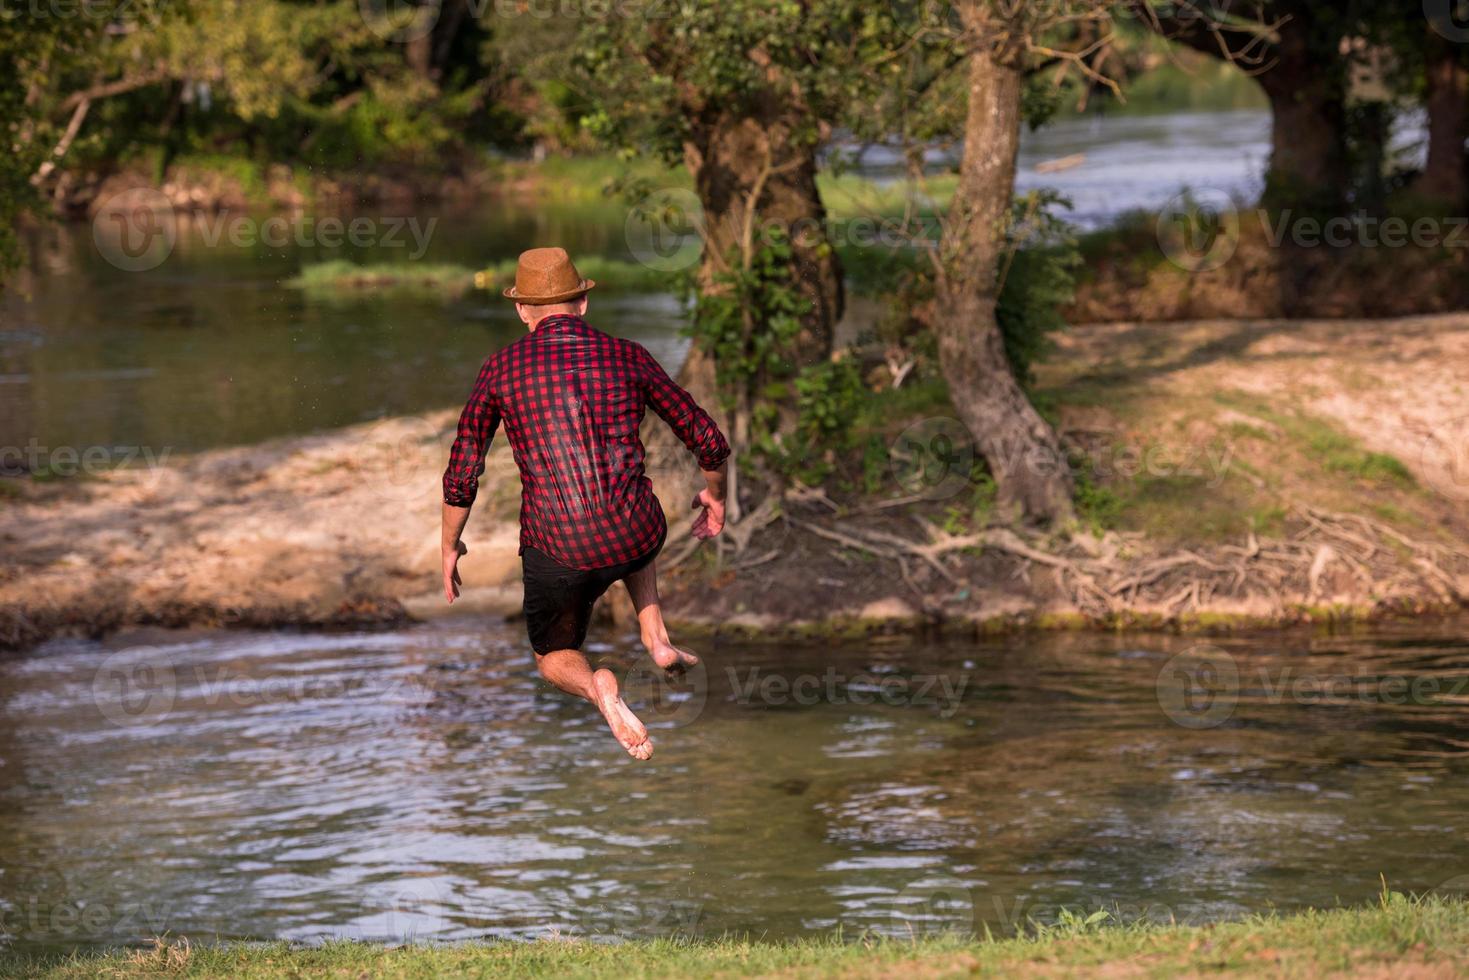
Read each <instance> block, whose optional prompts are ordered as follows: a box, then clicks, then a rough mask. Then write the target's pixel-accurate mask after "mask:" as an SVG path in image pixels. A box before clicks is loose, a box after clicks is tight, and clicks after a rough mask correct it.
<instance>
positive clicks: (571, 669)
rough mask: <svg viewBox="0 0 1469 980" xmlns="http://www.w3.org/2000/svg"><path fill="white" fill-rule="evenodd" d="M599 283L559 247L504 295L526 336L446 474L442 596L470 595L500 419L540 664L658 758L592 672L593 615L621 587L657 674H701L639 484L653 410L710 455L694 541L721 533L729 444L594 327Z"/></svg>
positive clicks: (664, 382)
mask: <svg viewBox="0 0 1469 980" xmlns="http://www.w3.org/2000/svg"><path fill="white" fill-rule="evenodd" d="M595 285H596V283H595V282H593V281H592V280H590V279H583V278H582V277H581V275H580V274H579V273H578V272H577V271H576V267H575V266H574V265H572V262H571V258H570V257H569V256H568V255H567V254H566V252H565V251H564V250H562V249H559V248H533V249H531V250H530V251H528V252H525V253H523V254H522V255H521V256H520V262H519V264H518V265H517V267H516V270H515V285H514V286H513V287H511V288H509V289H506V290H505V293H504V295H505V296H506V297H507V298H509V299H512V300H514V301H515V309H516V311H517V312H518V313H519V314H520V319H521V320H522V321H524V323H525V325H526V327H527V328H528V329H529V331H530V332H529V333H528V334H527V335H526V336H524V337H521V338H520V339H519V340H517V341H516V342H515V343H513V344H511V345H510V346H508V347H506V348H505V349H504V350H502V351H500V352H499V353H498V354H495V355H494V356H493V357H491V358H490V359H489V360H487V361H485V364H484V367H483V368H481V369H480V373H479V380H478V381H476V382H475V386H474V391H473V393H472V394H471V395H470V396H469V403H468V404H467V405H465V406H464V413H463V415H461V416H460V418H459V434H458V438H456V439H455V440H454V447H453V449H452V450H451V451H450V453H449V466H448V469H446V470H445V471H444V512H443V515H444V516H443V553H444V597H445V598H446V599H448V601H449V602H450V603H451V604H452V603H453V601H454V599H455V598H456V597H457V596H458V595H459V585H460V579H459V568H458V565H459V558H460V556H461V555H464V554H466V552H467V549H466V548H465V547H464V544H463V543H462V542H461V541H460V535H461V534H462V533H463V531H464V525H465V523H466V522H467V521H468V520H469V509H470V507H471V506H472V505H473V504H474V498H475V494H476V492H477V491H478V487H479V477H480V474H481V473H483V472H484V468H485V465H484V459H485V451H486V450H487V449H489V446H490V440H491V438H493V436H494V434H495V429H496V428H497V427H498V426H499V425H500V424H501V423H502V422H503V423H504V424H505V434H506V436H507V437H508V438H509V440H510V448H511V450H512V451H513V452H514V454H515V464H516V466H518V467H519V468H520V483H521V496H520V554H521V565H522V571H523V577H524V580H525V621H526V629H527V630H528V632H529V633H530V642H531V647H532V649H534V650H535V655H536V666H537V667H538V668H539V670H540V672H541V676H542V677H544V678H545V679H546V680H548V681H550V682H551V683H552V684H554V685H555V686H557V687H559V688H560V689H561V690H563V691H565V692H567V693H568V694H575V695H577V696H578V697H582V698H585V699H586V700H588V701H590V702H592V704H594V705H596V706H597V709H598V710H599V711H601V712H602V717H604V718H606V719H607V724H608V726H609V727H610V728H611V729H612V734H613V735H615V736H616V737H617V740H618V741H619V742H621V743H622V745H623V747H624V748H626V749H627V751H628V753H629V754H630V755H631V756H632V757H633V758H635V759H647V758H649V757H650V756H652V754H653V743H652V742H651V741H650V740H649V739H648V730H647V728H645V727H644V726H643V723H642V722H641V721H639V720H638V718H637V716H636V715H634V714H633V713H632V711H631V710H629V709H628V707H627V705H626V704H624V703H623V701H622V696H621V693H620V692H619V690H618V686H617V678H616V677H615V676H613V674H612V672H611V671H609V670H605V669H604V670H598V671H595V672H594V671H593V670H592V669H591V665H590V664H588V663H587V659H586V657H584V656H583V655H582V652H581V647H582V644H583V642H585V640H586V635H587V624H588V622H589V620H590V618H591V613H592V605H593V604H594V603H595V602H596V601H597V599H598V598H599V597H600V596H601V595H602V593H604V592H606V591H607V589H608V588H609V587H610V586H611V585H612V583H614V582H617V581H623V582H626V583H627V588H628V592H629V593H630V594H631V595H632V600H633V605H634V606H636V608H637V611H638V626H639V629H640V632H641V634H642V641H643V645H644V646H645V647H647V649H648V653H649V654H650V655H651V656H652V657H653V660H654V662H656V663H657V664H658V666H660V667H662V668H663V669H665V670H677V669H682V668H683V667H686V666H691V665H693V664H696V663H698V659H697V658H696V657H694V656H693V655H692V654H689V653H686V652H684V651H682V650H680V649H678V648H677V647H675V646H673V644H672V643H670V642H669V639H668V629H667V627H665V626H664V623H663V612H662V610H661V608H660V607H659V603H658V579H657V570H656V568H655V566H654V559H655V558H656V557H657V555H658V551H659V549H661V548H662V547H663V541H664V538H665V537H666V535H667V533H668V525H667V522H666V521H665V519H664V517H663V507H662V505H661V504H659V502H658V498H657V497H655V496H654V495H653V486H652V483H651V482H650V481H649V480H648V477H647V476H646V475H645V474H644V472H643V443H642V440H641V439H640V438H639V437H638V426H639V424H640V423H641V422H642V421H643V414H644V411H645V409H646V408H648V407H651V408H652V409H653V411H654V412H656V413H658V416H659V417H660V418H662V419H663V421H665V422H667V423H668V424H669V426H671V427H672V428H673V431H674V432H676V433H677V434H678V436H679V438H680V439H682V440H683V443H684V445H685V446H687V447H688V448H689V451H690V452H692V453H693V454H694V455H695V456H696V457H697V458H698V461H699V469H700V470H701V471H702V472H703V474H704V480H705V482H706V484H707V485H706V487H705V488H704V489H703V490H701V491H699V494H698V496H697V497H695V498H694V507H695V508H696V509H698V510H699V511H700V513H699V515H698V516H697V517H696V518H695V520H694V526H693V533H694V536H695V537H698V538H712V537H714V536H715V535H716V534H718V533H719V532H720V531H721V530H722V529H723V527H724V495H725V484H726V480H725V476H726V469H727V464H726V460H727V459H728V457H729V445H728V444H727V443H726V442H725V439H724V436H723V435H722V434H721V433H720V431H719V427H718V426H717V425H715V424H714V421H713V420H712V419H710V418H709V415H708V414H707V413H706V412H705V411H704V410H703V409H701V408H700V407H699V406H698V405H697V404H695V403H694V400H693V398H691V397H690V396H689V393H688V392H686V391H684V390H683V389H682V388H680V387H679V386H678V385H676V384H674V383H673V382H672V381H671V380H670V379H669V377H668V375H667V374H666V373H665V372H664V370H663V369H662V368H661V367H659V366H658V362H657V361H655V360H654V359H653V356H652V355H651V354H649V353H648V352H647V350H646V349H644V348H643V347H642V346H641V345H640V344H635V343H633V342H632V341H630V340H619V339H617V338H614V337H609V336H607V335H606V334H604V333H602V332H601V331H599V330H595V329H593V328H592V327H591V326H590V325H588V324H587V322H586V320H584V319H582V318H583V317H584V316H585V315H586V312H587V293H588V292H589V291H590V290H591V289H592V287H594V286H595Z"/></svg>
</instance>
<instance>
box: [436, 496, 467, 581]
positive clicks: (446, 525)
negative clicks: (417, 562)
mask: <svg viewBox="0 0 1469 980" xmlns="http://www.w3.org/2000/svg"><path fill="white" fill-rule="evenodd" d="M442 523H443V558H444V598H445V599H447V600H449V605H451V606H452V605H453V604H454V600H455V599H457V598H459V586H460V585H461V584H462V583H461V582H460V580H459V556H460V555H464V554H468V552H469V549H468V548H466V547H464V542H463V541H460V540H459V535H461V534H463V533H464V525H466V524H468V523H469V508H468V507H455V506H454V505H453V504H445V505H444V513H443V521H442Z"/></svg>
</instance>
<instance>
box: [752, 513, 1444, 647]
mask: <svg viewBox="0 0 1469 980" xmlns="http://www.w3.org/2000/svg"><path fill="white" fill-rule="evenodd" d="M810 496H811V495H810V494H807V495H805V497H803V499H809V498H810ZM823 496H824V495H823ZM821 503H823V504H829V503H830V501H829V500H828V501H821ZM872 511H873V508H871V507H868V508H866V513H867V514H871V513H872ZM858 513H859V514H860V513H861V512H858ZM785 519H786V521H787V522H788V523H789V524H790V525H791V526H792V527H794V528H796V529H798V530H801V531H805V532H808V533H810V534H813V535H815V536H816V537H819V538H822V539H825V540H827V541H830V542H833V543H835V544H838V545H841V546H842V547H844V548H848V549H853V550H856V551H862V552H865V553H867V554H870V555H874V556H876V557H878V558H883V559H888V560H892V561H894V562H896V563H897V565H898V570H899V572H900V574H901V575H902V577H903V579H904V581H905V582H906V583H907V584H908V586H909V587H910V588H911V589H912V590H913V592H914V593H915V595H917V596H918V597H919V599H920V601H921V603H922V605H923V606H924V607H925V608H926V609H928V608H931V607H932V603H931V602H929V601H928V599H929V598H930V596H931V593H932V591H933V590H932V589H927V590H925V589H924V588H922V587H921V586H920V585H919V584H918V583H917V582H915V580H914V577H913V574H912V571H911V569H910V566H909V562H910V561H911V560H912V559H917V560H919V561H920V562H922V563H924V564H925V565H927V566H928V567H929V568H930V569H932V570H933V571H934V572H936V573H937V574H938V575H939V576H941V577H942V578H943V579H944V580H945V581H946V582H948V583H949V584H951V585H954V586H960V585H962V584H964V583H965V580H966V578H967V577H968V575H967V574H966V568H965V563H964V562H963V561H962V560H961V559H959V558H958V556H957V554H956V553H959V552H964V551H971V552H980V553H983V552H998V553H1001V554H1003V555H1005V556H1007V557H1008V558H1010V559H1012V560H1014V561H1015V562H1016V563H1017V568H1016V572H1015V575H1016V576H1017V577H1019V578H1022V579H1024V580H1026V581H1027V582H1028V581H1030V576H1031V571H1032V569H1033V568H1034V567H1036V566H1039V567H1041V568H1044V569H1046V570H1048V571H1049V572H1050V573H1051V576H1052V578H1053V580H1054V582H1055V585H1056V591H1057V593H1058V597H1059V598H1061V599H1064V600H1066V601H1068V602H1069V603H1070V604H1071V605H1073V606H1074V607H1075V608H1076V609H1078V610H1079V611H1081V612H1083V613H1085V614H1087V615H1090V616H1094V617H1099V618H1105V617H1109V616H1113V615H1116V614H1119V613H1122V612H1125V611H1128V610H1150V611H1163V612H1166V613H1168V614H1170V615H1178V614H1183V613H1187V612H1191V611H1199V610H1201V609H1204V608H1205V607H1207V606H1209V605H1210V604H1211V603H1218V602H1221V601H1231V602H1243V601H1248V600H1263V601H1264V602H1265V603H1266V604H1268V605H1269V606H1270V607H1272V608H1276V609H1281V608H1284V607H1287V606H1291V605H1301V604H1315V603H1320V602H1333V601H1341V600H1342V599H1343V598H1344V597H1350V599H1351V601H1353V602H1354V603H1368V604H1372V605H1384V604H1391V603H1393V602H1395V601H1402V600H1414V599H1421V598H1422V597H1423V596H1424V595H1425V594H1431V595H1435V596H1437V597H1438V598H1439V599H1440V600H1441V601H1443V602H1445V603H1456V604H1462V603H1465V602H1466V601H1469V594H1466V586H1469V551H1466V550H1465V549H1464V548H1463V547H1461V546H1457V545H1454V544H1447V543H1442V542H1432V541H1422V540H1416V539H1414V538H1411V537H1409V536H1407V535H1405V534H1403V533H1401V532H1399V531H1397V530H1395V529H1394V528H1391V527H1388V526H1387V525H1385V524H1382V523H1380V522H1378V521H1374V520H1372V519H1370V518H1368V517H1364V516H1362V515H1359V514H1337V513H1332V512H1330V511H1326V510H1322V509H1321V508H1318V507H1313V506H1310V505H1306V504H1300V503H1295V502H1291V504H1290V507H1289V517H1288V522H1289V523H1290V524H1292V525H1294V530H1293V533H1292V534H1290V535H1289V536H1288V537H1286V538H1285V539H1282V540H1269V541H1264V542H1262V541H1260V540H1259V539H1258V538H1257V537H1256V536H1255V534H1253V533H1251V534H1249V535H1248V536H1247V537H1246V539H1245V541H1244V543H1243V544H1226V545H1221V546H1218V547H1215V548H1212V549H1198V550H1191V549H1180V550H1176V551H1170V552H1165V553H1151V554H1150V553H1148V550H1147V544H1146V542H1145V540H1144V539H1143V537H1142V536H1141V535H1136V534H1131V535H1124V534H1117V533H1115V532H1109V533H1108V534H1106V535H1105V536H1104V537H1103V538H1101V539H1100V540H1098V539H1096V538H1094V537H1092V536H1090V535H1086V534H1077V535H1073V536H1072V537H1070V538H1069V539H1064V538H1061V537H1059V536H1054V535H1052V536H1047V535H1043V534H1041V533H1039V532H1034V531H1022V530H1016V529H1011V528H1005V527H990V528H986V529H984V530H982V531H976V532H973V533H970V534H952V533H950V532H948V531H945V530H943V529H942V528H939V527H937V526H935V525H934V524H932V523H931V522H929V521H927V520H924V519H923V518H921V517H916V516H915V517H914V518H913V519H914V521H915V522H916V523H917V524H918V525H919V527H920V529H921V531H922V533H921V535H920V536H918V537H909V536H905V535H902V534H897V533H894V532H893V531H892V530H888V529H883V528H879V527H875V526H872V524H871V523H870V522H869V520H864V519H863V518H862V517H861V516H849V517H847V518H846V519H838V520H821V519H818V517H815V516H807V517H801V518H798V517H795V516H790V515H787V517H786V518H785ZM746 540H748V538H747V539H746Z"/></svg>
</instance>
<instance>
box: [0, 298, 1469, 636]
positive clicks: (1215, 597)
mask: <svg viewBox="0 0 1469 980" xmlns="http://www.w3.org/2000/svg"><path fill="white" fill-rule="evenodd" d="M1466 362H1469V316H1462V315H1461V316H1443V317H1426V318H1415V319H1400V320H1392V321H1240V322H1234V321H1226V322H1193V323H1176V324H1113V325H1099V326H1090V327H1078V328H1075V329H1074V330H1072V331H1070V332H1069V333H1067V334H1065V335H1063V336H1062V337H1061V338H1060V340H1059V349H1058V350H1057V352H1056V353H1055V355H1054V356H1052V357H1051V358H1050V359H1049V360H1048V361H1047V362H1046V363H1045V364H1043V365H1041V366H1040V369H1039V372H1038V381H1037V393H1036V398H1037V400H1038V402H1039V403H1040V404H1041V405H1042V406H1043V407H1044V409H1045V411H1046V412H1047V414H1048V415H1050V416H1051V417H1052V418H1053V420H1054V421H1055V422H1056V424H1057V425H1058V426H1059V428H1060V430H1061V432H1062V435H1063V438H1064V439H1065V441H1066V443H1067V445H1068V447H1070V449H1071V450H1072V453H1073V458H1074V460H1075V466H1076V470H1075V472H1076V474H1077V477H1078V481H1079V485H1080V488H1081V489H1080V496H1079V511H1080V519H1079V523H1078V525H1077V526H1075V527H1072V528H1068V529H1063V530H1062V531H1058V532H1055V533H1050V534H1041V533H1037V532H1034V531H1029V530H1025V529H1022V528H1017V527H1012V526H1008V525H1006V524H1005V523H1004V522H1003V521H1002V519H1001V518H1000V517H999V516H998V515H997V514H996V513H995V507H994V494H993V485H992V484H990V483H989V482H988V481H987V480H985V479H983V478H982V477H978V478H976V477H975V476H974V475H973V473H972V472H971V470H970V468H969V467H970V463H971V460H972V450H968V449H967V448H966V446H965V444H964V440H963V435H962V430H960V431H958V433H957V438H954V437H955V436H956V433H955V432H953V431H950V430H951V428H952V427H953V425H954V423H951V422H946V421H945V419H946V418H948V417H949V416H950V415H951V414H952V411H951V409H950V408H949V407H948V405H947V396H946V395H945V393H944V391H943V389H942V386H941V385H939V384H937V383H936V382H935V381H934V380H933V379H932V378H929V379H928V380H918V381H908V382H906V383H905V384H904V385H903V386H901V387H899V388H898V389H891V388H888V389H887V390H885V391H883V392H879V393H876V394H874V396H873V399H872V402H871V404H870V406H869V407H868V409H866V410H865V411H864V415H863V418H862V419H860V420H859V423H858V426H857V430H858V431H857V432H856V440H855V443H856V446H857V447H858V448H857V449H856V450H854V452H853V453H852V454H850V455H849V456H847V457H839V458H833V459H831V460H830V461H829V467H828V468H829V470H830V476H829V477H828V479H827V480H826V481H825V482H824V483H823V485H822V486H821V487H802V486H797V487H795V488H794V489H792V490H790V491H787V492H786V493H785V494H784V496H783V497H782V499H779V500H776V499H769V498H766V499H755V498H752V497H748V496H747V497H746V498H744V499H743V500H742V505H743V510H744V517H743V519H742V520H741V521H740V522H739V523H736V524H734V525H732V526H731V527H730V529H729V531H728V532H727V533H726V535H725V536H724V537H723V538H722V539H720V540H719V541H717V542H714V543H705V544H699V543H697V542H694V541H693V540H692V539H690V538H689V537H688V536H687V525H688V521H687V516H686V514H685V513H684V512H683V511H682V510H680V509H679V507H678V505H679V504H681V503H682V501H684V500H686V499H688V498H689V496H691V494H692V490H693V472H692V469H691V467H689V466H688V465H686V461H685V460H684V459H683V456H682V454H681V453H670V454H666V455H664V456H660V457H658V458H655V459H653V460H652V462H651V464H650V472H651V473H652V475H653V477H654V480H655V485H656V486H657V488H658V491H659V495H660V497H661V498H662V499H663V501H664V502H665V504H666V505H671V510H670V523H671V526H672V527H673V531H672V533H671V535H670V540H669V545H668V547H667V550H666V551H665V555H664V558H663V559H662V560H661V565H662V567H663V568H664V570H665V578H664V580H665V582H666V589H665V592H666V598H667V606H668V611H669V614H670V617H671V618H672V619H674V620H675V621H677V622H678V623H679V624H680V625H681V627H682V628H685V629H698V630H702V631H705V632H711V633H716V634H717V633H721V632H722V633H736V634H748V635H752V636H760V637H766V638H772V639H776V638H781V637H788V636H792V635H804V634H832V633H841V634H854V635H862V634H866V633H869V632H873V631H878V632H883V631H912V630H924V631H934V630H938V631H945V632H953V633H956V634H960V635H962V634H964V633H969V634H973V633H976V632H986V631H994V630H1002V629H1015V628H1037V627H1039V628H1082V627H1102V628H1123V627H1146V628H1171V629H1194V630H1198V629H1205V630H1207V629H1225V628H1236V627H1265V626H1279V625H1286V624H1294V623H1302V622H1311V623H1319V622H1323V621H1327V622H1336V621H1343V620H1354V619H1368V618H1372V617H1380V616H1389V615H1402V614H1407V615H1421V614H1425V613H1437V612H1448V611H1451V610H1454V609H1457V608H1459V607H1461V606H1462V605H1463V604H1464V602H1465V599H1466V596H1469V507H1466V502H1469V474H1466V472H1465V470H1464V468H1463V467H1464V460H1463V456H1462V449H1463V446H1464V445H1465V439H1466V438H1469V433H1466V431H1465V426H1466V424H1469V423H1466V421H1465V418H1464V412H1465V409H1464V405H1465V398H1464V381H1463V378H1462V372H1461V371H1460V370H1459V366H1461V365H1463V364H1464V363H1466ZM455 417H456V416H455V413H454V412H453V411H452V410H450V411H442V412H436V413H430V414H427V415H423V416H414V417H407V418H399V419H388V420H384V421H382V422H378V423H372V424H369V425H365V426H357V427H353V428H349V429H344V430H340V431H335V432H329V433H324V434H321V435H315V436H309V437H304V438H294V439H281V440H276V441H273V442H269V443H265V444H262V445H258V446H249V447H241V448H236V449H227V450H218V451H211V452H205V453H200V454H198V455H195V456H191V457H183V458H178V459H176V460H169V461H159V462H157V463H156V464H153V465H134V466H131V467H125V468H120V469H113V470H107V471H103V472H99V473H96V474H93V475H86V476H81V477H72V478H55V477H54V476H50V475H48V474H46V473H39V474H33V475H32V476H31V477H28V478H10V479H5V480H0V542H3V548H0V551H3V557H0V644H3V645H4V646H6V647H10V648H18V647H26V646H30V645H33V644H35V643H37V642H40V641H42V640H44V639H46V638H48V637H50V636H54V635H57V634H63V633H84V634H89V635H103V634H106V633H109V632H111V631H114V630H117V629H121V628H124V627H128V626H141V625H156V626H175V627H183V626H206V627H212V626H255V627H264V626H284V625H290V626H305V627H321V628H332V627H344V626H361V625H364V624H374V623H398V622H402V621H405V620H409V619H413V618H425V617H432V616H437V615H444V614H447V613H448V612H449V611H448V610H446V609H445V607H444V604H443V601H442V597H441V596H440V595H439V582H438V565H439V555H438V507H439V493H438V482H439V475H440V472H441V469H442V466H443V461H444V458H445V453H446V451H447V446H448V444H449V442H450V441H451V440H452V434H453V425H454V421H455ZM915 427H916V428H915ZM905 434H906V435H905ZM940 437H942V438H940ZM945 439H947V440H948V441H947V442H944V443H943V444H944V446H945V447H946V448H945V454H944V456H943V458H942V459H937V462H939V463H941V464H942V467H941V469H940V470H939V471H938V472H937V473H934V472H933V471H932V470H931V467H929V466H928V464H929V463H932V462H934V460H929V461H927V462H925V464H924V466H925V469H924V473H925V477H924V478H923V479H922V480H920V481H919V482H918V483H914V482H913V472H914V471H913V469H912V465H911V464H912V458H911V450H912V448H913V447H914V446H915V445H917V446H924V445H926V446H929V447H930V448H932V447H934V446H937V445H938V444H939V442H943V440H945ZM935 440H938V441H935ZM966 453H970V454H971V455H966ZM518 493H519V484H518V479H517V477H516V474H515V472H514V469H513V463H512V461H511V459H510V457H509V454H508V453H507V452H505V451H504V447H503V445H500V446H499V447H498V448H497V450H496V451H494V452H492V453H491V455H490V458H489V461H488V467H487V470H486V474H485V477H484V479H483V481H482V484H481V496H480V502H479V504H478V506H477V508H476V514H475V517H474V519H473V521H472V523H471V525H470V531H469V534H468V536H467V541H468V546H469V549H470V553H469V555H468V556H467V557H466V558H465V560H464V562H463V563H462V566H461V567H462V569H463V574H464V578H465V581H466V584H467V591H466V593H465V596H464V601H463V602H462V603H460V604H456V606H455V607H454V610H455V611H458V610H470V611H479V612H486V611H489V612H494V613H499V614H504V615H514V614H515V611H516V609H517V608H518V605H519V563H518V558H517V554H516V545H517V529H516V515H517V509H518ZM605 605H606V607H607V613H608V614H609V615H612V616H613V617H614V618H625V617H626V616H627V615H628V613H629V609H628V607H627V603H626V599H625V597H624V596H623V595H622V593H621V592H620V591H619V592H616V593H614V595H613V597H612V598H611V600H610V601H608V602H607V603H606V604H605Z"/></svg>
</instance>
